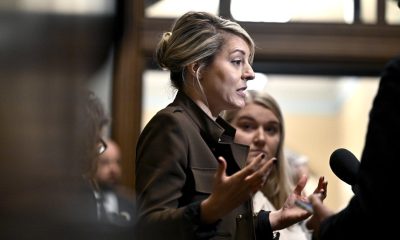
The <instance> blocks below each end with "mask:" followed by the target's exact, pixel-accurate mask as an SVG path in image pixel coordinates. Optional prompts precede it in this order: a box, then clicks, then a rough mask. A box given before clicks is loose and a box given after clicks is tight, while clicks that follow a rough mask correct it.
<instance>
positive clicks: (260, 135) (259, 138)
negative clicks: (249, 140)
mask: <svg viewBox="0 0 400 240" xmlns="http://www.w3.org/2000/svg"><path fill="white" fill-rule="evenodd" d="M265 141H266V139H265V134H264V129H263V128H262V127H259V128H258V129H257V131H256V132H255V136H254V142H255V143H256V144H265Z"/></svg>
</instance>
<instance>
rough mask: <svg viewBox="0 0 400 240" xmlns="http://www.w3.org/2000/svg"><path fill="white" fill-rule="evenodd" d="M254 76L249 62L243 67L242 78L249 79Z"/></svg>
mask: <svg viewBox="0 0 400 240" xmlns="http://www.w3.org/2000/svg"><path fill="white" fill-rule="evenodd" d="M254 78H255V73H254V71H253V68H252V67H251V65H250V64H248V65H247V67H245V68H244V69H243V75H242V79H243V80H247V81H249V80H253V79H254Z"/></svg>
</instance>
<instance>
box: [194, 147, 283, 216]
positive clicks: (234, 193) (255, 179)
mask: <svg viewBox="0 0 400 240" xmlns="http://www.w3.org/2000/svg"><path fill="white" fill-rule="evenodd" d="M264 158H265V155H264V154H260V155H258V156H257V157H256V158H255V159H254V160H253V161H252V162H251V163H249V164H248V165H246V166H245V167H244V168H243V169H241V170H240V171H238V172H236V173H235V174H233V175H231V176H227V175H226V168H227V164H226V161H225V159H224V158H223V157H219V158H218V162H219V167H218V170H217V173H216V174H215V180H214V187H213V191H212V193H211V195H210V196H209V197H208V198H207V199H205V200H204V201H203V202H202V203H201V218H202V220H203V222H204V223H213V222H215V221H217V220H218V219H220V218H221V217H223V216H225V215H226V214H227V213H229V212H230V211H232V210H233V209H235V208H237V207H238V206H240V205H241V204H242V203H244V202H245V201H246V200H248V199H249V198H250V197H251V196H252V195H253V194H254V193H255V192H257V191H258V190H260V189H261V187H262V186H263V185H264V183H265V181H266V180H267V177H268V175H269V173H270V170H271V168H272V166H273V163H274V162H275V161H276V159H275V158H272V159H269V160H267V159H264Z"/></svg>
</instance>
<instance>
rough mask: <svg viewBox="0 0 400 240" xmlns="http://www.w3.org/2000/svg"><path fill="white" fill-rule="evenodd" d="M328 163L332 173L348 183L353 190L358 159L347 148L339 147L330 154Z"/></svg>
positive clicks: (358, 165)
mask: <svg viewBox="0 0 400 240" xmlns="http://www.w3.org/2000/svg"><path fill="white" fill-rule="evenodd" d="M329 165H330V166H331V169H332V171H333V173H335V175H336V176H337V177H338V178H340V180H342V181H343V182H345V183H347V184H349V185H350V186H351V187H352V190H353V192H354V191H355V189H354V187H355V185H356V182H357V174H358V169H359V167H360V161H358V159H357V158H356V156H354V154H353V153H351V152H350V151H349V150H347V149H344V148H339V149H336V150H335V151H334V152H333V153H332V154H331V157H330V160H329Z"/></svg>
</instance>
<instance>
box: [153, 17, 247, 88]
mask: <svg viewBox="0 0 400 240" xmlns="http://www.w3.org/2000/svg"><path fill="white" fill-rule="evenodd" d="M226 33H230V34H234V35H236V36H239V37H241V38H242V39H244V40H245V42H246V43H247V44H248V46H249V49H250V61H251V62H252V60H253V57H254V42H253V40H252V38H251V37H250V35H249V34H248V33H247V32H246V31H245V30H244V29H243V28H242V27H241V26H240V25H239V24H238V23H236V22H233V21H230V20H227V19H223V18H221V17H219V16H216V15H213V14H210V13H206V12H188V13H186V14H184V15H182V16H181V17H180V18H178V19H177V21H176V22H175V24H174V26H173V27H172V30H171V32H165V33H164V34H163V36H162V38H161V40H160V42H159V43H158V46H157V51H156V54H157V60H158V64H159V65H160V67H161V68H163V69H168V70H170V71H171V81H172V83H173V85H174V86H175V87H176V88H177V89H182V88H183V86H184V76H185V68H186V67H187V66H188V65H189V64H192V63H197V64H198V69H197V70H198V71H197V74H199V73H200V72H201V69H203V68H204V67H206V66H208V65H209V64H210V63H211V62H212V61H213V59H214V57H215V55H216V54H217V53H218V52H219V51H220V50H221V48H222V46H223V45H224V44H225V43H226V40H227V39H226V36H227V34H226Z"/></svg>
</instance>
